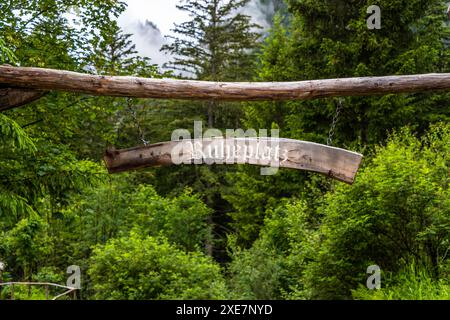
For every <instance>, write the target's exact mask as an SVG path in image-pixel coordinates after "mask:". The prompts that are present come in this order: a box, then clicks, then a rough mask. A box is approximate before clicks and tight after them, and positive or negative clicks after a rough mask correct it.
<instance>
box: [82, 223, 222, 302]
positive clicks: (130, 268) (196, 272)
mask: <svg viewBox="0 0 450 320" xmlns="http://www.w3.org/2000/svg"><path fill="white" fill-rule="evenodd" d="M88 275H89V276H90V278H91V281H92V288H93V290H94V292H95V294H94V296H93V297H94V298H95V299H125V300H127V299H129V300H138V299H139V300H146V299H224V298H226V291H227V290H226V287H225V283H224V280H223V278H222V275H221V273H220V267H219V266H218V265H217V264H216V263H214V262H213V261H212V260H211V258H209V257H207V256H205V255H204V254H202V253H198V252H190V253H186V252H184V251H182V250H180V249H177V248H176V247H174V246H173V245H171V244H169V243H168V242H167V240H164V239H157V238H154V237H144V236H140V235H139V234H138V233H136V232H134V231H132V232H131V233H130V235H129V236H127V237H122V238H119V239H113V240H110V241H108V243H107V244H106V245H104V246H98V247H97V248H96V249H95V250H94V252H93V255H92V257H91V259H90V268H89V270H88Z"/></svg>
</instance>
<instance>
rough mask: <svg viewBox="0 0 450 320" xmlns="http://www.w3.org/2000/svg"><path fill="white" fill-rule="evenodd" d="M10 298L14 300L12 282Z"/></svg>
mask: <svg viewBox="0 0 450 320" xmlns="http://www.w3.org/2000/svg"><path fill="white" fill-rule="evenodd" d="M11 300H14V283H13V284H12V285H11Z"/></svg>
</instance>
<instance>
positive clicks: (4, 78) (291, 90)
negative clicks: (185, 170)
mask: <svg viewBox="0 0 450 320" xmlns="http://www.w3.org/2000/svg"><path fill="white" fill-rule="evenodd" d="M0 84H4V85H7V86H11V87H21V88H26V89H33V90H60V91H69V92H78V93H84V94H90V95H102V96H116V97H136V98H161V99H192V100H195V99H210V100H211V99H213V100H230V101H256V100H305V99H315V98H325V97H338V96H362V95H374V94H388V93H408V92H419V91H430V90H448V89H450V74H448V73H442V74H420V75H405V76H385V77H362V78H341V79H325V80H308V81H298V82H253V83H252V82H208V81H192V80H174V79H147V78H137V77H128V76H99V75H91V74H83V73H76V72H70V71H64V70H53V69H42V68H25V67H12V66H8V65H3V66H0Z"/></svg>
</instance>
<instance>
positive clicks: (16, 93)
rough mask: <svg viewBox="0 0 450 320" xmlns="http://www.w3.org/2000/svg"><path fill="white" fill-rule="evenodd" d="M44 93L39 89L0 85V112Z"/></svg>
mask: <svg viewBox="0 0 450 320" xmlns="http://www.w3.org/2000/svg"><path fill="white" fill-rule="evenodd" d="M45 94H46V92H45V91H40V90H33V89H31V90H30V89H18V88H2V87H0V112H3V111H6V110H9V109H12V108H16V107H20V106H22V105H24V104H27V103H30V102H33V101H35V100H37V99H39V98H41V97H42V96H43V95H45Z"/></svg>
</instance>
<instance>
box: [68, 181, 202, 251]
mask: <svg viewBox="0 0 450 320" xmlns="http://www.w3.org/2000/svg"><path fill="white" fill-rule="evenodd" d="M134 183H135V182H134V181H133V180H132V179H128V180H127V179H124V178H121V177H117V178H115V179H112V180H110V181H109V182H107V183H105V184H102V185H96V186H95V187H94V188H90V189H87V190H86V191H85V192H84V194H82V195H80V196H76V197H75V198H74V199H72V201H73V205H71V206H69V207H67V208H66V209H65V210H64V211H63V214H64V219H65V220H66V221H67V223H70V227H69V228H68V230H70V229H72V228H73V229H76V230H80V231H79V233H77V234H76V237H77V238H78V241H77V242H76V243H73V245H75V249H76V248H79V247H81V248H84V249H83V251H84V250H85V248H86V247H89V244H96V243H105V242H106V241H107V240H109V239H111V238H114V237H117V236H120V235H123V234H126V233H128V231H129V230H131V229H133V228H134V229H135V231H136V232H138V231H139V233H140V234H145V235H151V236H154V237H158V236H164V237H165V238H167V239H168V241H169V242H170V243H171V244H173V245H175V246H180V247H182V248H183V249H184V250H187V251H195V250H202V248H203V247H204V245H205V242H206V241H207V239H208V238H209V237H210V230H209V228H208V226H207V224H206V219H207V217H208V216H209V214H210V213H211V211H210V209H209V208H207V207H206V206H205V204H204V203H202V202H201V201H200V200H199V199H198V197H196V196H195V195H192V194H191V193H190V192H189V191H188V190H186V191H185V192H184V193H183V194H182V195H180V196H179V197H176V198H172V199H171V198H163V197H161V196H159V195H158V194H157V193H156V192H155V190H154V188H153V187H152V186H148V185H142V184H140V185H137V186H133V184H134ZM68 237H69V238H70V239H72V237H70V236H68ZM72 240H75V239H72ZM73 245H71V244H70V242H69V243H68V246H69V247H73Z"/></svg>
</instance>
